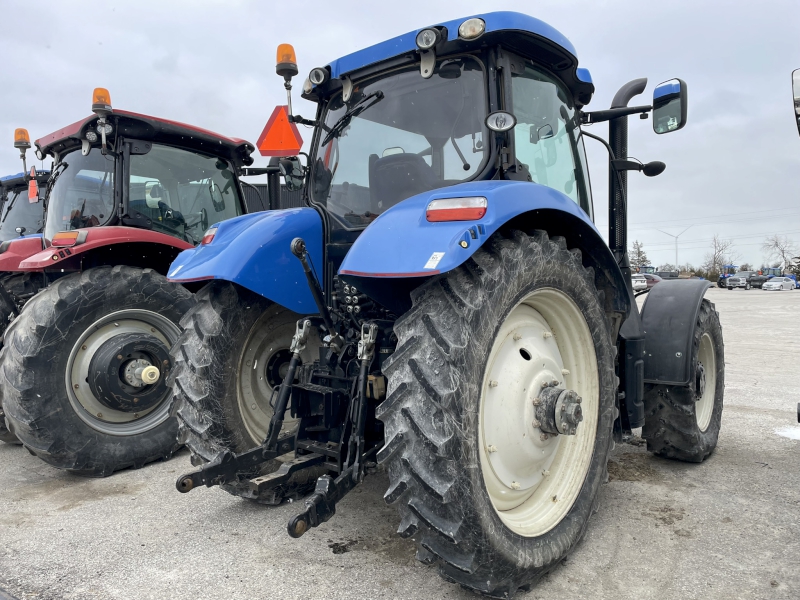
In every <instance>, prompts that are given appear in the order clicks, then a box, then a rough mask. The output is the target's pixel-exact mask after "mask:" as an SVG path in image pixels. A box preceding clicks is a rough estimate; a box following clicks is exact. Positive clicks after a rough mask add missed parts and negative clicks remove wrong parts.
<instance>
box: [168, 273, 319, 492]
mask: <svg viewBox="0 0 800 600" xmlns="http://www.w3.org/2000/svg"><path fill="white" fill-rule="evenodd" d="M300 318H301V315H298V314H296V313H294V312H292V311H290V310H289V309H287V308H284V307H282V306H280V305H278V304H275V303H274V302H270V301H269V300H267V299H266V298H264V297H262V296H260V295H258V294H255V293H253V292H251V291H249V290H247V289H245V288H243V287H240V286H237V285H235V284H233V283H230V282H227V281H215V282H212V283H210V284H208V285H206V286H205V287H204V288H203V289H201V290H200V291H199V292H198V293H197V304H196V306H195V307H194V308H193V309H192V310H191V311H189V312H188V313H187V314H186V315H185V316H184V318H183V320H182V321H181V325H182V326H183V328H184V332H183V334H182V335H181V337H180V339H179V340H178V342H177V343H176V344H175V346H174V347H173V348H172V351H171V353H172V356H173V359H174V361H175V369H174V370H173V373H172V375H171V377H170V381H169V385H170V386H171V387H172V388H173V394H174V397H173V404H172V413H173V414H175V415H176V416H177V417H178V426H179V433H178V435H179V438H178V439H179V440H180V442H181V443H185V444H186V446H187V447H188V448H189V450H190V451H191V453H192V459H191V460H192V464H194V465H196V466H199V465H202V464H204V463H207V462H211V461H213V460H215V459H216V458H217V457H218V456H219V455H220V454H222V453H223V452H225V451H230V452H233V453H236V454H238V453H241V452H244V451H246V450H250V449H251V448H255V447H256V446H259V445H260V444H261V443H262V442H263V440H264V438H265V437H266V434H267V430H268V426H269V421H270V419H271V418H272V413H273V410H272V407H271V400H273V394H272V391H273V389H274V388H275V386H277V385H278V384H279V383H280V382H281V381H282V380H283V376H284V375H285V371H286V369H287V368H288V365H289V360H290V358H291V352H290V351H289V347H290V345H291V341H292V336H293V335H294V333H295V328H296V323H297V320H298V319H300ZM316 339H317V336H316V334H315V335H312V336H310V338H309V343H308V346H307V348H306V350H305V352H304V353H303V362H307V361H313V360H314V358H315V357H316V356H315V353H316V352H317V348H316V347H315V346H314V345H313V342H312V340H316ZM298 424H299V422H298V421H297V420H295V419H292V418H291V415H290V414H289V409H287V413H286V416H285V420H284V422H283V428H282V430H281V432H282V434H286V433H290V432H291V431H293V430H296V428H297V426H298ZM287 457H289V458H293V457H294V455H293V454H291V455H287ZM281 458H283V457H279V459H278V460H273V461H269V462H268V463H266V464H264V465H262V467H261V468H260V470H257V471H252V472H245V473H240V477H241V478H242V479H250V478H252V477H254V476H256V475H265V474H267V473H271V472H273V471H275V470H276V469H277V468H278V467H279V466H280V464H281V463H280V459H281ZM321 473H322V471H320V470H319V469H306V470H303V471H300V472H298V473H296V474H295V475H294V477H293V478H292V479H291V480H290V481H289V483H288V484H286V485H284V486H281V487H279V488H275V489H271V490H267V491H265V492H262V494H261V495H259V496H258V497H254V496H251V495H250V494H249V492H248V491H246V487H244V486H242V487H240V486H238V485H236V484H232V485H224V486H222V488H223V489H225V490H226V491H228V492H230V493H232V494H235V495H238V496H243V497H245V498H248V499H251V500H255V501H257V502H259V503H261V504H279V503H280V502H281V501H282V500H283V499H284V498H298V497H300V496H302V495H304V494H305V493H306V492H308V491H311V490H312V489H313V487H314V485H315V483H316V479H317V477H318V476H319V475H320V474H321Z"/></svg>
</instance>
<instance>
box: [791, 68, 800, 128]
mask: <svg viewBox="0 0 800 600" xmlns="http://www.w3.org/2000/svg"><path fill="white" fill-rule="evenodd" d="M792 96H793V97H794V119H795V121H797V131H798V133H800V69H795V70H794V71H792Z"/></svg>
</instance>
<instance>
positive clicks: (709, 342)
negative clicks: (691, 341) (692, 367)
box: [694, 332, 717, 431]
mask: <svg viewBox="0 0 800 600" xmlns="http://www.w3.org/2000/svg"><path fill="white" fill-rule="evenodd" d="M697 362H698V363H699V364H701V365H702V366H703V371H704V373H705V385H703V386H701V387H702V389H701V390H698V391H697V402H696V403H695V406H694V414H695V417H696V418H697V425H698V427H700V431H705V430H706V429H708V426H709V424H710V423H711V415H712V414H713V413H714V397H715V396H716V395H717V357H716V355H715V354H714V340H713V339H712V338H711V335H710V334H709V333H708V332H706V333H704V334H703V337H701V338H700V348H699V349H698V351H697Z"/></svg>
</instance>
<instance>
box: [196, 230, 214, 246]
mask: <svg viewBox="0 0 800 600" xmlns="http://www.w3.org/2000/svg"><path fill="white" fill-rule="evenodd" d="M215 235H217V228H216V227H211V228H210V229H208V231H206V232H205V233H204V234H203V240H202V241H201V242H200V245H201V246H205V245H206V244H210V243H211V241H212V240H213V239H214V236H215Z"/></svg>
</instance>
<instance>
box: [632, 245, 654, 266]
mask: <svg viewBox="0 0 800 600" xmlns="http://www.w3.org/2000/svg"><path fill="white" fill-rule="evenodd" d="M630 261H631V267H632V268H633V270H634V272H635V273H638V272H639V267H644V266H648V265H649V264H650V260H649V259H648V258H647V254H645V251H644V244H642V242H640V241H639V240H636V241H634V242H633V250H631V252H630Z"/></svg>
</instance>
